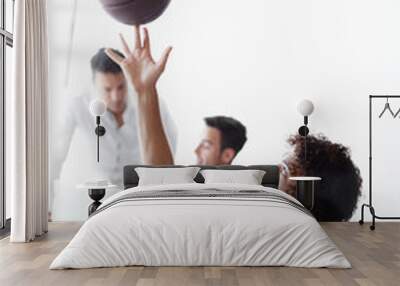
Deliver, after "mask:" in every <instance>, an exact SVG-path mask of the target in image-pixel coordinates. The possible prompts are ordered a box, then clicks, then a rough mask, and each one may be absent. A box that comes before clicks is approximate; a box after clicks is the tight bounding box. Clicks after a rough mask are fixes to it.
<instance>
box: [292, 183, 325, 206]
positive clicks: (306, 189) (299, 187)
mask: <svg viewBox="0 0 400 286" xmlns="http://www.w3.org/2000/svg"><path fill="white" fill-rule="evenodd" d="M289 180H291V181H296V198H297V200H298V201H299V202H301V203H302V204H303V205H304V206H305V207H306V208H307V209H308V210H310V211H311V210H313V208H314V203H315V190H316V183H317V182H318V181H321V180H322V179H321V178H320V177H290V178H289Z"/></svg>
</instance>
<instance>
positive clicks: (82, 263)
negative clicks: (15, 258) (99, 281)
mask: <svg viewBox="0 0 400 286" xmlns="http://www.w3.org/2000/svg"><path fill="white" fill-rule="evenodd" d="M205 188H217V189H223V190H227V191H238V190H262V191H265V192H269V193H272V194H277V195H280V196H284V197H286V198H287V199H289V200H292V201H296V200H295V199H293V198H292V197H290V196H288V195H286V194H284V193H283V192H281V191H279V190H276V189H272V188H266V187H262V186H250V185H238V184H235V185H233V184H232V185H231V184H179V185H162V186H146V187H135V188H132V189H128V190H125V191H123V192H120V193H117V194H115V195H114V196H112V197H110V198H108V199H107V200H106V201H104V202H103V205H102V206H104V205H107V204H108V203H110V202H112V201H115V200H116V199H118V198H119V197H121V196H123V195H126V194H129V193H130V192H145V191H165V190H198V191H201V190H204V189H205ZM296 202H297V201H296ZM127 265H145V266H194V265H198V266H206V265H209V266H210V265H214V266H244V265H246V266H294V267H333V268H349V267H351V266H350V263H349V262H348V261H347V259H346V258H345V257H344V255H343V254H342V252H341V251H340V250H338V248H337V247H336V245H335V244H334V243H333V242H332V241H331V239H330V238H329V237H328V236H327V234H326V233H325V232H324V230H323V229H322V228H321V226H320V225H319V224H318V222H317V221H316V220H315V219H314V218H313V217H312V216H310V215H308V214H306V213H304V212H302V211H300V210H299V209H297V208H295V207H293V206H291V205H289V204H283V203H279V202H274V201H265V200H262V199H254V198H252V199H246V198H240V199H235V198H230V197H227V198H213V197H209V198H204V197H203V198H197V197H193V198H191V197H189V198H188V197H186V198H183V199H179V198H168V199H166V198H162V199H161V198H153V199H147V200H138V201H135V200H133V201H122V202H119V203H116V204H114V205H112V206H110V207H108V208H104V210H103V211H100V212H99V213H97V214H95V215H94V216H92V217H91V218H89V219H88V220H87V221H86V222H85V223H84V224H83V226H82V227H81V229H80V230H79V232H78V233H77V234H76V235H75V237H74V238H73V239H72V241H71V242H70V243H69V244H68V245H67V247H65V249H64V250H63V251H62V252H61V253H60V254H59V255H58V256H57V257H56V259H55V260H54V261H53V262H52V264H51V265H50V269H63V268H91V267H114V266H127Z"/></svg>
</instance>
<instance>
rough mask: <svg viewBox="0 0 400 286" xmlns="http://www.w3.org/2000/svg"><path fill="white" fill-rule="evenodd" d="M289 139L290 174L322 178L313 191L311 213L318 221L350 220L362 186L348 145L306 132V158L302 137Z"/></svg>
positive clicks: (296, 136)
mask: <svg viewBox="0 0 400 286" xmlns="http://www.w3.org/2000/svg"><path fill="white" fill-rule="evenodd" d="M288 143H289V144H290V145H291V146H292V147H293V148H294V150H293V151H294V154H293V157H291V158H290V159H289V161H288V168H289V172H290V174H291V175H292V176H303V175H307V176H317V177H321V178H322V181H321V182H320V183H319V187H318V191H317V192H316V194H315V207H314V209H313V211H312V213H313V215H314V216H315V217H316V218H317V219H318V220H320V221H345V220H349V219H350V218H351V216H352V214H353V212H354V210H355V208H356V206H357V202H358V198H359V196H360V194H361V187H362V178H361V176H360V170H359V169H358V167H357V166H355V165H354V163H353V161H352V160H351V157H350V150H349V148H347V147H345V146H343V145H341V144H337V143H332V142H331V141H329V140H328V138H326V137H325V136H323V135H309V136H307V160H306V161H305V157H304V154H305V150H304V137H302V136H300V135H293V136H291V137H290V138H289V139H288Z"/></svg>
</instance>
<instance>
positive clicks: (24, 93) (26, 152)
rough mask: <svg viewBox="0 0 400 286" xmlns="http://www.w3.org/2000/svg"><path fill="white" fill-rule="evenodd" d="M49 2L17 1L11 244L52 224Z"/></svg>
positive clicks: (10, 131) (11, 121)
mask: <svg viewBox="0 0 400 286" xmlns="http://www.w3.org/2000/svg"><path fill="white" fill-rule="evenodd" d="M46 2H47V1H46V0H19V1H15V23H14V27H15V38H14V49H13V52H14V55H13V56H14V73H13V92H12V94H11V98H8V100H9V101H10V105H9V106H10V107H11V108H10V110H8V114H7V115H6V116H7V118H6V120H8V126H9V128H8V131H7V136H10V138H9V139H10V140H9V141H8V142H10V144H9V146H6V148H8V150H9V157H8V158H9V160H8V163H6V164H8V167H9V172H8V174H9V178H8V179H9V180H10V188H11V194H12V195H11V237H10V241H12V242H28V241H31V240H33V239H35V237H36V236H40V235H42V234H43V233H45V232H47V226H48V224H47V211H48V207H47V205H48V152H47V150H48V139H47V138H48V119H47V117H48V110H47V99H48V80H47V79H48V47H47V14H46Z"/></svg>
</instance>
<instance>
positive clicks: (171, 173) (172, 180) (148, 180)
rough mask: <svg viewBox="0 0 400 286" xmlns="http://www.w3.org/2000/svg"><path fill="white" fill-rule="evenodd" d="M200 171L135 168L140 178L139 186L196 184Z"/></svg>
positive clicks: (191, 169)
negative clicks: (195, 179)
mask: <svg viewBox="0 0 400 286" xmlns="http://www.w3.org/2000/svg"><path fill="white" fill-rule="evenodd" d="M199 170H200V168H199V167H184V168H146V167H137V168H135V171H136V173H137V174H138V176H139V184H138V185H139V186H148V185H165V184H186V183H195V181H194V180H193V179H194V178H195V177H196V175H197V173H198V172H199Z"/></svg>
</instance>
